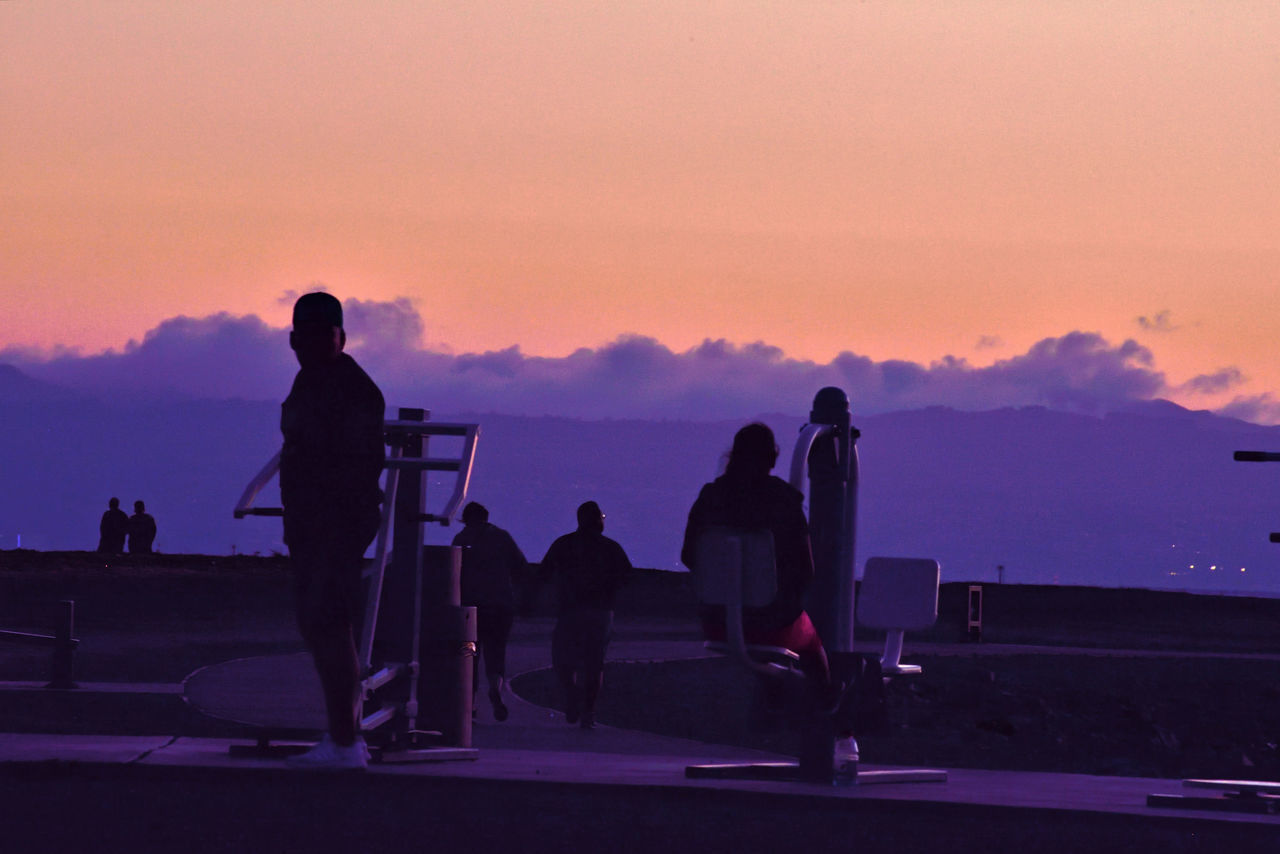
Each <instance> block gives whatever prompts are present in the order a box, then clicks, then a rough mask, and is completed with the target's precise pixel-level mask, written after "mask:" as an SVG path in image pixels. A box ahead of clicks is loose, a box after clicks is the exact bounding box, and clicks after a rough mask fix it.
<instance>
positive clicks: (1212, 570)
mask: <svg viewBox="0 0 1280 854" xmlns="http://www.w3.org/2000/svg"><path fill="white" fill-rule="evenodd" d="M1217 569H1218V566H1217V564H1214V565H1213V566H1211V567H1209V571H1210V572H1215V571H1217Z"/></svg>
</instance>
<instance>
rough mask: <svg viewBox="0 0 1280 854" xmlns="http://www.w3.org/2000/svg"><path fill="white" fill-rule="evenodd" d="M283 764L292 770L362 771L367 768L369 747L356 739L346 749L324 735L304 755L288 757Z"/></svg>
mask: <svg viewBox="0 0 1280 854" xmlns="http://www.w3.org/2000/svg"><path fill="white" fill-rule="evenodd" d="M285 762H286V763H287V764H288V765H289V766H290V767H292V768H314V769H317V770H331V771H342V770H358V771H363V770H364V769H365V768H368V767H369V746H368V745H367V744H365V742H364V739H363V738H357V739H356V740H355V741H354V742H352V743H351V744H348V745H347V746H346V747H341V746H339V745H338V744H335V743H334V741H333V739H331V738H330V737H329V736H327V735H326V736H325V737H324V738H322V739H320V741H319V742H318V743H317V744H316V745H315V746H314V747H312V748H311V749H310V750H308V751H307V752H306V753H300V754H298V755H297V756H290V757H289V758H288V759H286V760H285Z"/></svg>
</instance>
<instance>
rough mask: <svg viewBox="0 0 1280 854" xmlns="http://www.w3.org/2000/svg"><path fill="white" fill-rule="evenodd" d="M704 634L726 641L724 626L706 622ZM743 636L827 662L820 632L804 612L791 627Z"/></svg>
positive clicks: (752, 641) (751, 640)
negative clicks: (819, 635)
mask: <svg viewBox="0 0 1280 854" xmlns="http://www.w3.org/2000/svg"><path fill="white" fill-rule="evenodd" d="M702 633H703V634H704V635H705V636H706V638H707V640H711V641H723V640H724V639H725V638H724V626H723V625H722V624H720V623H712V622H707V621H704V622H703V624H702ZM743 636H744V639H745V640H746V642H747V643H758V644H764V645H766V646H780V647H783V648H784V649H789V650H791V651H792V652H794V653H795V654H797V655H799V656H800V657H801V658H807V657H814V658H819V657H820V658H822V659H823V661H824V663H825V661H826V652H825V651H824V650H823V648H822V639H821V638H819V637H818V630H817V629H815V628H814V627H813V621H812V620H810V619H809V615H808V614H806V613H805V612H804V611H801V612H800V616H798V617H796V619H795V621H794V622H792V623H791V625H789V626H783V627H782V628H780V629H770V630H768V631H763V632H761V631H750V630H745V631H744V632H743Z"/></svg>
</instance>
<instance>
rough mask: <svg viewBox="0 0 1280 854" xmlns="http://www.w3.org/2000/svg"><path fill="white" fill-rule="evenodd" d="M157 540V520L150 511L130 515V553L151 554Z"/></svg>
mask: <svg viewBox="0 0 1280 854" xmlns="http://www.w3.org/2000/svg"><path fill="white" fill-rule="evenodd" d="M155 541H156V520H155V517H153V516H152V515H151V514H150V513H134V514H133V515H132V516H130V517H129V554H150V553H151V544H152V543H154V542H155Z"/></svg>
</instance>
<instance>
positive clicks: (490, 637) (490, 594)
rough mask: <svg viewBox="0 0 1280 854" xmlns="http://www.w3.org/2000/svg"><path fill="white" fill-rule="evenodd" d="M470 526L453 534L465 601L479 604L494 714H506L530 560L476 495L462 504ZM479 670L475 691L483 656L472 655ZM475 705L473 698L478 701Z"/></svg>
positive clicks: (478, 624)
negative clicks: (510, 651)
mask: <svg viewBox="0 0 1280 854" xmlns="http://www.w3.org/2000/svg"><path fill="white" fill-rule="evenodd" d="M462 524H463V525H464V526H465V527H464V528H463V529H462V530H461V531H459V532H458V533H457V535H456V536H455V537H454V538H453V544H454V545H455V546H460V547H461V548H462V604H463V605H464V606H473V607H475V609H476V641H477V645H478V646H479V647H480V653H481V654H482V655H483V656H484V675H485V679H486V681H487V682H488V683H489V702H490V703H492V704H493V717H494V719H495V720H497V721H499V722H501V721H505V720H506V719H507V706H506V704H505V703H504V702H503V701H502V687H503V681H504V679H505V677H506V669H507V639H508V638H509V637H510V636H511V624H512V623H513V621H514V619H515V607H516V596H515V586H514V585H515V582H516V581H517V580H519V581H521V582H523V581H524V580H525V576H526V574H527V573H528V569H529V562H528V561H527V560H525V557H524V552H522V551H520V547H519V546H517V545H516V541H515V540H514V539H512V537H511V535H510V534H509V533H507V532H506V531H504V530H503V529H501V528H499V527H498V526H497V525H494V524H493V523H491V522H490V521H489V511H488V509H487V508H486V507H485V506H484V505H483V504H478V503H476V502H475V501H472V502H471V503H469V504H467V506H466V507H464V508H462ZM472 661H473V662H474V666H475V672H476V675H475V676H474V677H473V680H472V683H471V685H472V693H473V694H474V693H475V692H476V691H479V690H480V679H479V670H480V662H479V660H478V659H475V658H473V659H472ZM473 705H474V703H473Z"/></svg>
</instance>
